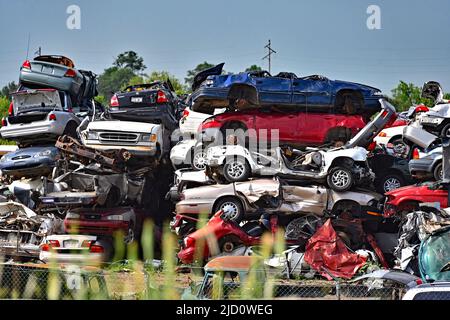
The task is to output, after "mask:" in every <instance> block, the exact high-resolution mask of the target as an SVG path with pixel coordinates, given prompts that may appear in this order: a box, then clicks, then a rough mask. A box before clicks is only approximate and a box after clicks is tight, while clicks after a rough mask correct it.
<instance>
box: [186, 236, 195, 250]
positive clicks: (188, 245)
mask: <svg viewBox="0 0 450 320" xmlns="http://www.w3.org/2000/svg"><path fill="white" fill-rule="evenodd" d="M194 246H195V239H194V238H192V237H186V238H184V247H185V248H192V247H194Z"/></svg>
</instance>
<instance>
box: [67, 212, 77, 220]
mask: <svg viewBox="0 0 450 320" xmlns="http://www.w3.org/2000/svg"><path fill="white" fill-rule="evenodd" d="M66 219H80V214H79V213H75V212H70V211H69V212H67V215H66Z"/></svg>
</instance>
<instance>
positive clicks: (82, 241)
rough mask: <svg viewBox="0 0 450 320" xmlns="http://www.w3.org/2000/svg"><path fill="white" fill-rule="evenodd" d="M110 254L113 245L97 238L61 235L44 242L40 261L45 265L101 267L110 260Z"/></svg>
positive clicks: (47, 238)
mask: <svg viewBox="0 0 450 320" xmlns="http://www.w3.org/2000/svg"><path fill="white" fill-rule="evenodd" d="M110 252H111V245H110V244H109V243H108V242H106V241H102V240H99V239H98V237H97V236H89V235H72V234H59V235H51V236H48V237H46V238H45V239H44V240H43V242H42V244H41V246H40V253H39V260H41V261H43V262H45V263H73V264H84V265H99V264H101V263H102V262H105V261H106V260H107V259H108V258H109V257H108V256H109V254H110Z"/></svg>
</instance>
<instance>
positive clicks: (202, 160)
mask: <svg viewBox="0 0 450 320" xmlns="http://www.w3.org/2000/svg"><path fill="white" fill-rule="evenodd" d="M191 167H192V169H193V170H197V171H202V170H205V168H206V153H205V151H203V150H201V149H200V150H196V151H194V152H193V155H192V161H191Z"/></svg>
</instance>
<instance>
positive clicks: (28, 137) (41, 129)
mask: <svg viewBox="0 0 450 320" xmlns="http://www.w3.org/2000/svg"><path fill="white" fill-rule="evenodd" d="M12 106H13V108H12V112H11V115H10V116H8V117H7V118H6V119H5V121H4V122H5V123H4V124H6V125H4V126H2V127H1V129H0V134H1V136H2V138H3V139H9V140H14V141H17V142H19V143H20V144H22V145H23V146H24V145H31V144H36V143H38V142H43V141H54V140H55V139H56V138H57V137H58V136H61V135H70V136H73V137H75V136H76V128H77V127H78V125H79V124H80V122H81V120H80V119H79V118H78V117H77V115H76V114H74V113H73V112H72V103H71V98H70V96H69V95H68V94H67V93H65V92H63V91H58V90H55V89H36V90H23V91H18V92H15V93H13V94H12Z"/></svg>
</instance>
